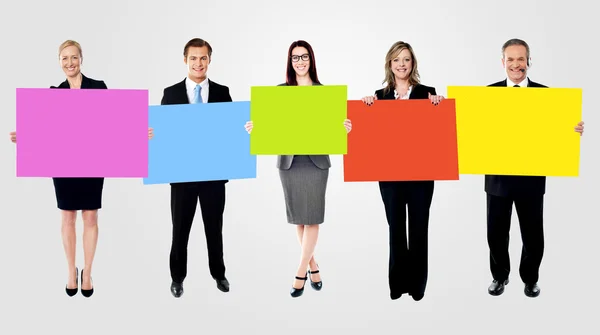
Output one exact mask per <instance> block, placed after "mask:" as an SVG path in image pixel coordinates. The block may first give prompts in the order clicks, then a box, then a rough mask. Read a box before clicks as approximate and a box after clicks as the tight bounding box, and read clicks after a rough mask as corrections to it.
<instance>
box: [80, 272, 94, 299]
mask: <svg viewBox="0 0 600 335" xmlns="http://www.w3.org/2000/svg"><path fill="white" fill-rule="evenodd" d="M83 270H85V269H83ZM83 270H81V286H82V287H81V295H83V296H84V297H86V298H89V297H91V296H92V294H94V287H93V285H94V284H93V283H92V288H91V289H89V290H84V289H83ZM91 281H92V277H90V282H91Z"/></svg>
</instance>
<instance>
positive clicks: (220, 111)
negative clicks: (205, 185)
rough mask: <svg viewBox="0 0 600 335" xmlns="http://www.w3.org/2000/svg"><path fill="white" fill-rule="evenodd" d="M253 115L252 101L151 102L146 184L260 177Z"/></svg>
mask: <svg viewBox="0 0 600 335" xmlns="http://www.w3.org/2000/svg"><path fill="white" fill-rule="evenodd" d="M248 120H250V102H247V101H240V102H238V101H236V102H219V103H203V104H185V105H159V106H150V107H149V120H148V121H149V126H150V127H151V128H153V129H154V137H153V138H152V139H151V140H150V141H149V148H148V149H149V153H148V154H149V157H148V165H149V166H148V177H147V178H144V184H145V185H149V184H166V183H180V182H194V181H210V180H229V179H248V178H256V156H253V155H251V154H250V135H249V134H248V133H247V132H246V129H244V124H245V123H246V121H248Z"/></svg>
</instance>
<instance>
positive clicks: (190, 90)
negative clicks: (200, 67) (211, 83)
mask: <svg viewBox="0 0 600 335" xmlns="http://www.w3.org/2000/svg"><path fill="white" fill-rule="evenodd" d="M196 85H197V84H196V83H195V82H193V81H192V80H191V79H190V78H189V77H188V78H185V88H186V92H187V96H188V99H189V101H190V103H193V102H194V91H195V90H196ZM200 87H202V90H201V91H200V96H201V97H202V103H207V102H208V78H206V79H204V80H203V81H202V82H201V83H200Z"/></svg>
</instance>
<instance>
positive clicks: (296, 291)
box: [290, 273, 308, 298]
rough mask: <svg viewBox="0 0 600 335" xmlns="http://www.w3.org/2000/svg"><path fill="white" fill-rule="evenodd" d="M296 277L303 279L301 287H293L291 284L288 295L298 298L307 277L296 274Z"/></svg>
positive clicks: (302, 291)
mask: <svg viewBox="0 0 600 335" xmlns="http://www.w3.org/2000/svg"><path fill="white" fill-rule="evenodd" d="M307 274H308V273H307ZM296 279H298V280H304V284H302V287H301V288H295V287H293V286H292V289H291V291H290V295H291V296H292V298H298V297H299V296H301V295H302V293H304V285H306V280H307V279H308V277H307V276H306V275H305V276H304V277H298V276H296Z"/></svg>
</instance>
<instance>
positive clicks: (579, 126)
mask: <svg viewBox="0 0 600 335" xmlns="http://www.w3.org/2000/svg"><path fill="white" fill-rule="evenodd" d="M583 125H584V123H583V121H579V123H578V124H577V126H576V127H575V131H576V132H578V133H579V136H583Z"/></svg>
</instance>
